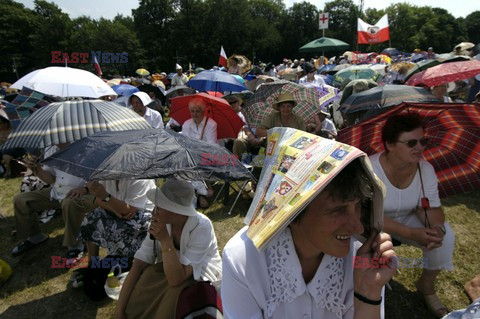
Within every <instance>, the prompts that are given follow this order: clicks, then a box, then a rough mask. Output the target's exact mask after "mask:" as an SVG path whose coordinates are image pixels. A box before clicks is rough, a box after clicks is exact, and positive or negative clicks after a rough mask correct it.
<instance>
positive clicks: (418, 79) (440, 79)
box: [406, 60, 480, 86]
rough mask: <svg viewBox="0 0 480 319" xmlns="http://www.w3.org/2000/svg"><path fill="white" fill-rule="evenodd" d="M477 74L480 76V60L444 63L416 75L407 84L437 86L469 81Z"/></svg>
mask: <svg viewBox="0 0 480 319" xmlns="http://www.w3.org/2000/svg"><path fill="white" fill-rule="evenodd" d="M477 74H480V61H478V60H470V61H459V62H450V63H442V64H439V65H436V66H434V67H431V68H428V69H426V70H425V71H422V72H418V73H417V74H414V75H413V76H412V77H411V78H410V79H408V81H407V83H406V84H407V85H412V86H419V85H425V86H435V85H441V84H445V83H448V82H454V81H458V80H463V79H468V78H471V77H474V76H475V75H477Z"/></svg>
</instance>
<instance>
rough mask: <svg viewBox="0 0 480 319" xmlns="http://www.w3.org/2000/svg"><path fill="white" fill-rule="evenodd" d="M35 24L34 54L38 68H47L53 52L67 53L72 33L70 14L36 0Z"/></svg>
mask: <svg viewBox="0 0 480 319" xmlns="http://www.w3.org/2000/svg"><path fill="white" fill-rule="evenodd" d="M34 11H35V23H34V29H33V35H32V46H33V54H34V56H35V58H36V62H37V66H39V67H47V66H49V65H50V64H51V61H52V54H51V52H52V51H62V52H65V51H66V50H67V48H68V39H69V38H70V34H71V32H72V26H73V25H72V21H71V20H70V17H69V16H68V14H66V13H63V12H62V10H60V8H59V7H58V6H57V5H56V4H54V3H49V2H47V1H45V0H35V9H34Z"/></svg>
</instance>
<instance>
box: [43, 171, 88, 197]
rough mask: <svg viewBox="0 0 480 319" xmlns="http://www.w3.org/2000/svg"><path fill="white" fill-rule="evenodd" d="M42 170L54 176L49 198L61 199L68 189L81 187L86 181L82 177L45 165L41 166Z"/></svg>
mask: <svg viewBox="0 0 480 319" xmlns="http://www.w3.org/2000/svg"><path fill="white" fill-rule="evenodd" d="M43 170H44V171H47V172H49V173H50V174H52V175H54V176H55V183H54V184H53V186H52V189H51V190H50V198H51V199H56V200H63V199H64V198H65V197H66V196H67V193H68V192H69V191H71V190H72V189H74V188H78V187H82V186H83V185H85V183H86V182H85V180H84V179H83V178H80V177H76V176H73V175H70V174H67V173H65V172H62V171H59V170H58V169H55V168H51V167H48V166H46V165H45V166H43Z"/></svg>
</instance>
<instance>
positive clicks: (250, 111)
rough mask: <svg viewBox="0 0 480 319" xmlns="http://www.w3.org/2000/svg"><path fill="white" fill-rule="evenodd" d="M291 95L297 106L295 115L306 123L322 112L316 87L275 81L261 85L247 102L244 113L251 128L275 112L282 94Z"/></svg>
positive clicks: (294, 111) (294, 110)
mask: <svg viewBox="0 0 480 319" xmlns="http://www.w3.org/2000/svg"><path fill="white" fill-rule="evenodd" d="M287 92H288V93H291V94H292V95H293V97H294V98H295V100H296V101H297V105H296V106H295V107H294V108H293V113H295V114H297V115H298V116H300V117H301V118H303V120H304V121H305V122H307V121H308V120H310V119H311V118H313V117H314V116H315V114H317V113H318V112H320V102H319V101H320V100H319V99H320V95H319V93H318V91H317V89H316V88H315V87H306V86H303V85H299V84H296V83H294V82H290V81H275V82H268V83H263V84H261V85H260V86H259V87H258V89H257V90H256V91H255V93H253V95H252V97H251V98H249V99H248V100H247V101H245V107H244V108H243V110H242V113H243V114H244V115H245V119H246V120H247V123H248V124H249V126H250V127H257V126H258V125H259V124H260V123H262V121H263V119H264V118H265V117H266V116H267V115H269V114H270V113H271V112H272V111H273V107H272V105H273V104H274V103H275V102H276V101H277V97H278V96H279V95H280V94H281V93H287Z"/></svg>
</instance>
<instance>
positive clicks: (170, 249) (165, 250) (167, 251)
mask: <svg viewBox="0 0 480 319" xmlns="http://www.w3.org/2000/svg"><path fill="white" fill-rule="evenodd" d="M171 251H173V249H172V248H170V247H168V248H165V249H162V254H163V253H169V252H171Z"/></svg>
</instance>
